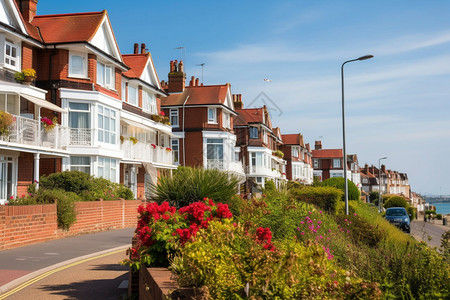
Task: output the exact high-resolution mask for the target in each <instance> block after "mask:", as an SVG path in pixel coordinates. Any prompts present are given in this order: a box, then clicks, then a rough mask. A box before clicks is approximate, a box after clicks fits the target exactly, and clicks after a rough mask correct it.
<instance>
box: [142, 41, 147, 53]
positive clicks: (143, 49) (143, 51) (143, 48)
mask: <svg viewBox="0 0 450 300" xmlns="http://www.w3.org/2000/svg"><path fill="white" fill-rule="evenodd" d="M145 53H146V51H145V44H144V43H142V44H141V54H145Z"/></svg>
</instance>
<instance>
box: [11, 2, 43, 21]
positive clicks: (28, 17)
mask: <svg viewBox="0 0 450 300" xmlns="http://www.w3.org/2000/svg"><path fill="white" fill-rule="evenodd" d="M16 3H17V5H18V6H19V10H20V12H21V13H22V17H23V19H24V20H25V21H27V22H31V21H33V19H34V16H35V15H36V11H37V3H38V0H16Z"/></svg>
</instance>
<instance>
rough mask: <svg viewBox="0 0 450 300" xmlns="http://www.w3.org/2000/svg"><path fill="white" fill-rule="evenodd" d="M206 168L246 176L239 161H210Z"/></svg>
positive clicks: (207, 162)
mask: <svg viewBox="0 0 450 300" xmlns="http://www.w3.org/2000/svg"><path fill="white" fill-rule="evenodd" d="M206 168H208V169H218V170H221V171H227V172H233V173H238V174H244V168H243V167H242V164H241V163H240V162H238V161H226V160H223V159H208V160H207V161H206Z"/></svg>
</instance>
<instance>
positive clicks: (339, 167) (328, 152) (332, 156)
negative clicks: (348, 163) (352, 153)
mask: <svg viewBox="0 0 450 300" xmlns="http://www.w3.org/2000/svg"><path fill="white" fill-rule="evenodd" d="M311 152H312V160H313V169H314V171H313V174H314V176H315V177H318V179H319V181H324V180H327V179H328V178H332V177H344V167H343V157H344V155H343V152H342V149H322V142H321V141H316V142H315V145H314V150H312V151H311ZM347 170H348V171H347V178H348V179H350V178H351V172H350V170H349V169H347Z"/></svg>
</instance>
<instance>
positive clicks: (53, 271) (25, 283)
mask: <svg viewBox="0 0 450 300" xmlns="http://www.w3.org/2000/svg"><path fill="white" fill-rule="evenodd" d="M122 251H124V249H120V250H116V251H113V252H108V253H105V254H100V255H97V256H94V257H90V258H86V259H83V260H79V261H77V262H74V263H71V264H68V265H65V266H62V267H59V268H56V269H53V270H50V271H48V272H45V273H43V274H41V275H39V276H36V277H34V278H32V279H30V280H28V281H27V282H24V283H22V284H21V285H19V286H18V287H16V288H14V289H12V290H10V291H9V292H7V293H5V294H3V295H0V300H3V299H5V298H6V297H9V296H11V295H13V294H15V293H17V292H18V291H20V290H23V289H24V288H26V287H27V286H29V285H32V284H33V283H36V282H38V281H39V280H41V279H44V278H45V277H47V276H50V275H52V274H54V273H56V272H59V271H62V270H65V269H68V268H70V267H73V266H76V265H79V264H82V263H85V262H88V261H91V260H94V259H97V258H101V257H105V256H108V255H112V254H116V253H119V252H122Z"/></svg>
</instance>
